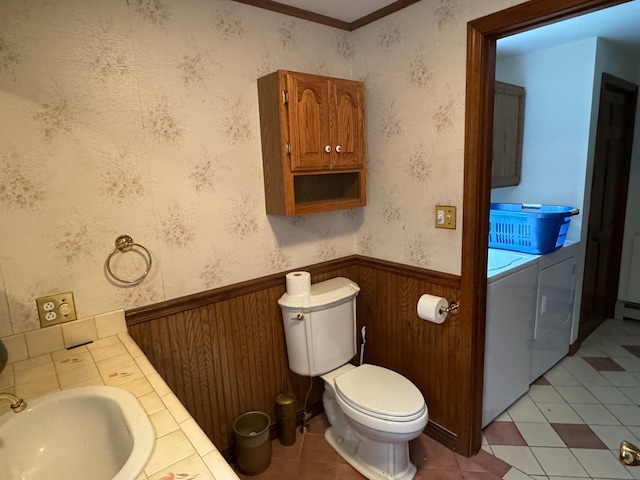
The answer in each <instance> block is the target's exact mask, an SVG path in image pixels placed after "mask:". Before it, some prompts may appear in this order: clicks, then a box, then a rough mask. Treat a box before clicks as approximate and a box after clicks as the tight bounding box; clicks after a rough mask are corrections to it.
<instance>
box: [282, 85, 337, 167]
mask: <svg viewBox="0 0 640 480" xmlns="http://www.w3.org/2000/svg"><path fill="white" fill-rule="evenodd" d="M287 89H288V92H289V105H288V112H289V143H290V145H291V170H292V171H299V170H324V169H329V168H330V166H331V154H330V152H327V151H326V150H325V149H326V147H331V144H330V140H329V138H330V134H329V106H328V100H329V82H328V81H327V79H326V78H322V77H316V76H314V75H297V74H293V73H290V74H288V75H287Z"/></svg>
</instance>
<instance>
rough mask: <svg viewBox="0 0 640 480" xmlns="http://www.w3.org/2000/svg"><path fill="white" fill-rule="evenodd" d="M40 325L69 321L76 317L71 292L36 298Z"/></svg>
mask: <svg viewBox="0 0 640 480" xmlns="http://www.w3.org/2000/svg"><path fill="white" fill-rule="evenodd" d="M36 305H37V306H38V317H40V326H41V327H49V326H51V325H57V324H59V323H64V322H70V321H71V320H75V319H76V318H77V317H76V304H75V302H74V301H73V293H72V292H65V293H57V294H55V295H49V296H48V297H40V298H36Z"/></svg>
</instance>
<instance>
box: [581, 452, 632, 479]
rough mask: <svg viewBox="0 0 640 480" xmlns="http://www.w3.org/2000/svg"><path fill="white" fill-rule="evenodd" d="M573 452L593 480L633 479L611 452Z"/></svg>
mask: <svg viewBox="0 0 640 480" xmlns="http://www.w3.org/2000/svg"><path fill="white" fill-rule="evenodd" d="M571 452H572V453H573V454H574V455H575V456H576V458H577V459H578V461H579V462H580V464H581V465H582V466H583V467H584V469H585V470H586V471H587V473H588V474H589V475H590V476H591V477H592V478H612V479H614V478H615V479H632V478H633V476H632V475H631V474H630V473H629V472H628V471H627V469H626V468H625V467H623V466H622V465H621V464H620V462H619V461H618V459H617V458H616V456H615V455H614V454H613V453H612V452H611V451H609V450H589V449H582V450H581V449H572V450H571Z"/></svg>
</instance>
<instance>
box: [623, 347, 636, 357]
mask: <svg viewBox="0 0 640 480" xmlns="http://www.w3.org/2000/svg"><path fill="white" fill-rule="evenodd" d="M622 348H624V349H625V350H627V351H628V352H630V353H632V354H633V355H635V356H636V357H638V358H640V345H622Z"/></svg>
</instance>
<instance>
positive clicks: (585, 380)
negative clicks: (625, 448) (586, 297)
mask: <svg viewBox="0 0 640 480" xmlns="http://www.w3.org/2000/svg"><path fill="white" fill-rule="evenodd" d="M639 404H640V322H639V321H634V320H607V321H606V322H605V323H603V324H602V325H601V326H600V327H599V328H598V329H597V330H596V331H595V332H594V333H593V334H591V335H590V336H589V338H588V339H587V340H586V341H585V342H583V344H582V346H581V347H580V350H579V351H578V353H577V354H576V355H575V356H573V357H565V358H564V359H563V360H562V361H561V362H560V363H558V364H557V365H556V366H555V367H553V368H552V369H551V370H549V371H548V372H547V373H546V374H545V375H543V376H542V377H541V378H540V379H538V380H537V381H536V382H535V383H534V384H533V385H532V386H531V388H530V390H529V392H528V394H527V395H525V396H523V397H522V398H520V399H519V400H518V401H517V402H516V403H515V404H514V405H512V406H511V407H510V408H509V409H508V410H507V411H506V412H505V413H504V414H502V415H501V416H500V417H498V418H497V419H496V421H494V422H493V423H491V424H490V425H488V426H487V428H485V430H484V438H483V446H482V448H483V449H484V450H485V451H487V452H489V453H492V454H493V455H495V456H496V457H498V458H500V459H502V460H504V461H505V462H507V463H509V464H510V465H512V466H513V467H515V469H517V471H519V472H522V473H525V474H527V475H528V476H529V478H533V479H544V480H567V479H579V478H591V479H598V480H601V479H607V480H609V479H640V467H625V466H623V465H622V464H620V462H619V461H618V448H619V446H620V442H621V441H622V440H628V441H630V442H631V443H633V444H635V445H639V446H640V440H639V439H640V406H638V405H639ZM514 478H517V477H514ZM521 478H527V477H526V476H523V477H521Z"/></svg>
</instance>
